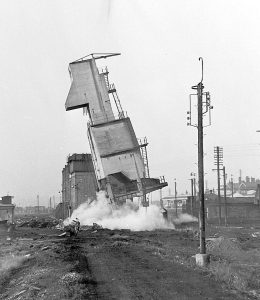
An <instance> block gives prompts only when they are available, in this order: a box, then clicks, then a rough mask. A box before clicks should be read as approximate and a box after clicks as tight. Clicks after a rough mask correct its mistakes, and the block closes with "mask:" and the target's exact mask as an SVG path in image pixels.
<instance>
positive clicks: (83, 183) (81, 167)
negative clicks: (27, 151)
mask: <svg viewBox="0 0 260 300" xmlns="http://www.w3.org/2000/svg"><path fill="white" fill-rule="evenodd" d="M61 192H62V208H61V207H59V216H61V213H60V211H61V210H63V218H66V217H68V216H69V215H70V214H71V213H72V211H73V210H74V209H76V208H77V207H79V206H80V204H82V203H84V202H87V201H93V200H94V199H96V192H97V181H96V176H95V172H94V166H93V162H92V158H91V154H76V153H75V154H73V155H70V156H69V157H68V160H67V164H66V165H65V167H64V168H63V170H62V191H61Z"/></svg>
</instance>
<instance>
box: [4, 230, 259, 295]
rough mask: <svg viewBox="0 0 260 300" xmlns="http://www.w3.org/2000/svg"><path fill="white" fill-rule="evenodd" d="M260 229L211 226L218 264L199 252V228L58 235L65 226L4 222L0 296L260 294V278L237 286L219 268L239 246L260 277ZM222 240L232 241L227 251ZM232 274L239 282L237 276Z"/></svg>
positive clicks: (213, 250)
mask: <svg viewBox="0 0 260 300" xmlns="http://www.w3.org/2000/svg"><path fill="white" fill-rule="evenodd" d="M258 231H259V229H256V228H250V227H249V228H244V229H241V228H229V229H228V228H219V227H217V226H211V227H210V229H209V232H208V233H207V235H208V236H212V237H213V238H212V240H210V241H209V250H210V251H211V252H212V261H213V262H212V263H213V264H212V265H213V266H215V267H214V268H215V269H214V268H212V267H208V268H204V269H202V268H199V267H196V265H195V259H194V257H193V256H194V254H196V253H198V246H199V241H198V237H197V233H196V231H195V229H194V227H193V228H190V229H187V228H180V229H178V230H156V231H150V232H149V231H145V232H131V231H129V230H108V229H101V230H90V229H89V230H84V231H81V232H80V233H79V234H78V236H77V237H59V236H58V235H59V234H61V231H59V230H56V229H46V228H27V227H18V228H17V229H16V230H15V231H14V232H13V233H8V232H6V230H4V229H2V230H1V231H0V242H1V249H0V263H1V264H0V299H8V300H11V299H12V300H13V299H15V300H18V299H20V300H22V299H46V300H47V299H48V300H50V299H198V300H200V299H259V298H258V297H259V294H258V291H259V290H257V287H258V286H257V284H258V282H257V283H256V282H254V286H250V284H249V285H247V286H245V287H244V288H243V289H242V288H241V289H240V288H239V287H238V288H236V287H235V286H234V284H233V285H232V284H231V283H230V282H228V281H229V277H227V279H226V280H223V278H224V277H223V278H221V277H222V276H218V275H220V270H219V269H216V266H218V268H219V266H222V265H225V266H228V267H229V269H228V271H229V270H231V269H230V268H231V267H230V266H231V264H234V257H235V256H236V255H234V256H232V255H231V256H232V258H233V261H231V260H230V257H228V255H230V254H231V252H232V251H233V252H234V251H235V252H236V249H239V251H240V252H239V251H238V253H237V255H238V257H236V258H237V259H238V260H239V261H240V262H241V256H239V255H242V254H243V255H244V254H245V253H249V254H250V258H252V257H253V262H252V261H248V260H246V267H250V264H251V265H253V269H250V271H252V272H253V273H252V276H253V277H254V278H256V277H257V276H255V275H254V274H257V273H258V274H259V273H260V272H259V271H260V269H259V265H260V259H259V261H257V260H256V259H258V258H260V255H259V257H258V256H257V255H258V254H259V250H258V249H259V246H260V237H257V234H255V235H256V237H253V236H252V234H254V232H258ZM220 234H221V236H222V237H223V236H224V237H225V238H226V239H225V241H226V240H228V241H229V239H230V238H232V239H234V238H235V239H236V241H238V242H239V247H238V248H234V245H233V244H227V243H223V239H219V235H220ZM239 237H240V240H239ZM212 241H217V242H218V243H217V246H218V247H213V246H214V245H213V244H210V243H211V242H212ZM223 244H224V245H225V246H227V245H228V247H229V248H228V247H227V249H226V253H224V257H223V249H224V248H223ZM212 245H213V246H212ZM231 246H232V247H233V248H230V247H231ZM221 247H222V248H221ZM218 249H220V250H221V251H220V252H221V255H222V257H221V264H220V263H219V259H220V256H221V255H220V253H217V251H218ZM224 250H225V249H224ZM248 251H249V252H248ZM257 251H258V252H257ZM225 255H226V257H225ZM223 261H224V263H223ZM227 263H228V265H227ZM232 266H233V265H232ZM234 266H237V264H234ZM210 268H212V269H210ZM216 270H217V271H216ZM221 270H222V269H221ZM240 271H241V269H239V272H240ZM214 272H215V273H214ZM230 272H231V271H230ZM254 272H257V273H254ZM226 273H227V272H226V269H225V274H226ZM230 274H231V275H230ZM230 274H229V275H230V276H231V277H232V276H233V277H232V278H233V279H232V280H233V281H234V278H235V277H234V276H236V275H234V273H230ZM246 274H248V270H247V273H246ZM250 274H251V273H250ZM231 277H230V278H231ZM238 284H239V285H241V282H238ZM259 289H260V286H259Z"/></svg>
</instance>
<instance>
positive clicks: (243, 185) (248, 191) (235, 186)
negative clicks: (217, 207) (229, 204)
mask: <svg viewBox="0 0 260 300" xmlns="http://www.w3.org/2000/svg"><path fill="white" fill-rule="evenodd" d="M258 184H260V179H255V178H254V177H249V176H246V178H245V180H242V178H241V176H240V177H239V178H238V182H232V181H231V180H230V181H229V182H228V183H227V195H228V196H229V195H230V196H231V195H232V192H233V195H234V194H236V193H237V194H238V195H242V196H251V197H254V196H255V192H256V189H257V185H258ZM222 191H223V189H222Z"/></svg>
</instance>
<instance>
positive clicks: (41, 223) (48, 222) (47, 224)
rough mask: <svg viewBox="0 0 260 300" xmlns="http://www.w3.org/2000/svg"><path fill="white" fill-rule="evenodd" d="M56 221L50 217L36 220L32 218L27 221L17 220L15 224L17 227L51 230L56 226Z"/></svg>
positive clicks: (36, 218)
mask: <svg viewBox="0 0 260 300" xmlns="http://www.w3.org/2000/svg"><path fill="white" fill-rule="evenodd" d="M58 223H59V222H58V220H57V219H55V218H52V217H47V218H38V217H34V218H31V219H29V220H22V219H18V220H17V221H16V224H17V226H18V227H31V228H52V227H55V226H57V225H58Z"/></svg>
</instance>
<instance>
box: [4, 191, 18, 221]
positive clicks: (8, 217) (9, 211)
mask: <svg viewBox="0 0 260 300" xmlns="http://www.w3.org/2000/svg"><path fill="white" fill-rule="evenodd" d="M12 199H13V196H9V195H7V196H3V197H2V198H1V200H0V223H7V222H11V223H13V221H14V208H15V205H14V204H12Z"/></svg>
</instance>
